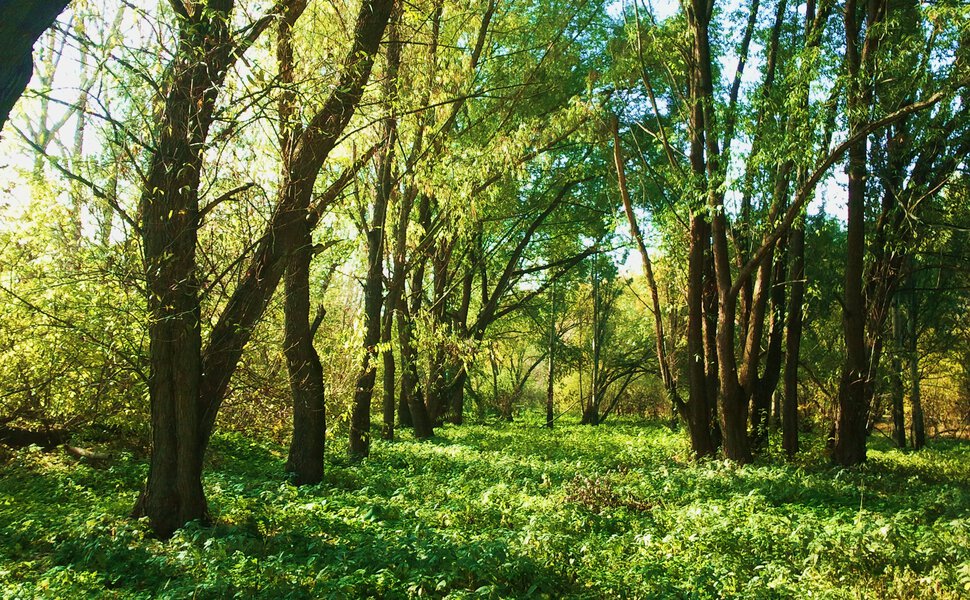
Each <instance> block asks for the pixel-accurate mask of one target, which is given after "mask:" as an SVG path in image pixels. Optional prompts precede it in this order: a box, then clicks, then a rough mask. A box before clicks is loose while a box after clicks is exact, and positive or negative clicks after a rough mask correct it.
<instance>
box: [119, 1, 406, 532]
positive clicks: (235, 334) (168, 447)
mask: <svg viewBox="0 0 970 600" xmlns="http://www.w3.org/2000/svg"><path fill="white" fill-rule="evenodd" d="M391 3H392V1H391V0H367V1H365V4H364V6H363V7H362V8H361V12H360V14H359V15H358V20H357V27H356V29H355V39H354V43H353V47H352V48H351V51H350V53H349V55H348V58H347V60H346V61H345V66H346V67H347V68H346V71H345V72H344V74H343V76H342V77H341V82H340V84H339V85H338V88H337V90H336V91H335V92H334V93H333V94H332V95H331V97H330V98H329V99H328V101H327V102H326V103H325V105H324V108H323V109H322V110H321V112H320V113H318V114H317V115H316V116H315V117H314V118H313V119H312V120H311V122H310V125H309V126H308V128H307V130H306V131H305V132H304V134H303V135H301V137H300V140H299V141H298V142H297V144H296V145H295V148H294V152H293V161H292V163H293V165H292V169H291V170H290V172H289V173H288V175H287V177H286V179H285V181H284V183H283V186H282V190H281V193H280V198H281V201H280V205H279V206H278V207H277V211H276V213H275V214H274V217H273V220H272V222H271V223H270V224H269V226H268V228H267V229H268V234H267V235H266V236H265V237H264V238H263V239H262V241H261V242H260V244H259V246H258V248H257V250H256V254H255V256H254V258H253V261H252V264H251V265H250V268H249V270H248V271H247V274H246V276H245V277H244V279H243V281H242V282H241V283H240V285H239V286H238V288H237V290H236V292H235V293H234V294H233V297H232V298H231V299H230V300H229V303H228V305H227V307H226V309H225V310H224V311H223V313H222V315H221V316H220V319H219V322H218V323H217V324H216V326H215V327H214V329H213V332H212V334H211V337H210V341H209V345H208V347H207V348H206V350H205V353H204V354H203V353H202V351H201V335H200V332H199V328H200V309H199V298H198V291H197V284H196V279H195V246H196V238H197V229H198V227H199V221H200V219H199V202H198V188H199V179H200V173H201V171H202V170H201V167H202V153H203V151H204V149H205V146H206V139H207V137H208V131H209V127H210V126H211V123H212V118H213V110H214V106H215V102H216V99H217V96H218V93H219V90H220V89H221V87H222V84H223V81H224V79H225V75H226V73H227V72H228V69H229V67H230V66H231V65H232V63H233V61H235V60H236V59H237V58H238V57H239V56H240V55H241V53H242V51H244V50H245V48H246V47H248V45H249V44H251V43H252V42H253V41H254V40H255V38H256V36H258V35H259V33H260V32H262V31H263V30H264V29H265V27H267V26H268V25H269V24H270V22H272V19H269V18H266V19H263V20H261V21H259V22H257V24H255V25H254V26H253V28H252V29H251V30H250V33H249V36H248V37H247V38H246V39H244V40H241V41H240V42H239V43H238V45H237V44H236V43H234V41H233V39H232V38H233V36H232V32H231V31H230V28H229V23H230V21H231V19H230V18H229V16H230V12H231V11H232V2H218V3H215V2H213V3H212V4H211V5H207V6H199V7H197V9H196V16H192V17H185V16H183V17H180V33H179V49H178V50H177V52H176V59H175V61H174V62H173V63H172V64H171V65H170V67H169V69H168V71H167V73H168V84H169V85H167V86H166V89H167V90H168V95H167V97H166V100H165V108H164V112H163V115H162V117H161V119H160V120H159V126H158V133H157V141H156V142H155V152H154V153H153V155H152V158H151V164H150V166H149V169H148V176H147V181H146V186H145V190H144V193H143V195H142V199H141V205H140V211H141V215H142V225H141V234H142V238H143V241H144V255H145V267H146V269H145V271H146V278H147V282H148V289H149V292H150V298H149V308H150V310H151V314H152V325H151V329H150V332H149V333H150V346H151V348H150V351H149V352H150V362H151V366H152V376H151V380H150V383H149V395H150V399H151V409H152V439H153V445H152V459H151V464H150V467H149V474H148V482H147V484H146V487H145V491H144V493H143V494H142V496H141V498H140V499H139V501H138V503H137V504H136V507H135V514H144V515H147V516H148V519H149V522H150V524H151V526H152V529H153V530H154V531H155V533H156V534H157V535H158V536H160V537H168V536H170V535H171V534H172V533H173V532H174V530H175V529H177V528H178V527H180V526H181V525H183V524H184V523H186V522H188V521H191V520H196V519H199V520H205V519H206V518H207V516H208V515H207V509H206V502H205V496H204V494H203V492H202V483H201V473H202V456H203V453H204V451H205V447H206V444H207V443H208V440H209V437H210V435H211V433H212V430H213V427H214V425H215V419H216V414H217V412H218V409H219V406H220V405H221V403H222V400H223V398H224V397H225V394H226V390H227V389H228V386H229V380H230V378H231V376H232V373H233V371H234V370H235V367H236V365H237V364H238V360H239V357H240V355H241V354H242V350H243V348H244V346H245V344H246V342H247V341H248V339H249V336H250V335H251V332H252V328H253V326H255V324H256V322H257V321H258V320H259V318H260V317H261V315H262V313H263V311H264V310H265V308H266V305H267V303H268V302H269V298H270V296H271V295H272V293H273V291H274V290H275V288H276V286H277V284H278V283H279V280H280V278H281V277H282V274H283V270H284V265H285V264H286V260H287V255H288V253H289V251H290V250H291V249H293V248H295V247H296V244H295V241H294V239H295V238H296V237H297V234H298V233H299V231H300V229H299V228H298V227H297V226H296V225H298V224H300V223H302V224H304V225H306V223H307V220H308V218H307V207H308V206H309V201H310V195H311V192H312V188H313V183H314V181H315V179H316V175H317V172H318V171H319V169H320V166H322V164H323V162H324V161H325V160H326V157H327V156H328V155H329V152H330V150H331V149H332V148H333V146H334V145H335V144H336V141H337V139H338V137H339V135H340V133H341V132H342V131H343V129H344V127H346V124H347V122H349V120H350V117H351V115H352V114H353V112H354V110H355V108H356V105H357V102H358V101H359V100H360V96H361V94H362V92H363V86H364V83H365V82H366V81H367V79H368V78H369V76H370V68H371V65H372V63H373V54H374V52H375V51H376V49H377V45H378V43H379V42H380V39H381V36H382V35H383V31H384V27H385V26H386V24H387V18H388V16H389V13H390V7H391ZM277 234H278V235H277Z"/></svg>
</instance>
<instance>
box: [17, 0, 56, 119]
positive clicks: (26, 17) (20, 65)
mask: <svg viewBox="0 0 970 600" xmlns="http://www.w3.org/2000/svg"><path fill="white" fill-rule="evenodd" d="M67 4H68V0H15V1H12V2H11V1H8V2H4V3H3V5H2V7H0V39H3V40H4V43H3V45H2V48H0V130H2V129H3V126H4V125H5V124H6V123H7V119H8V117H9V116H10V110H11V109H12V108H13V106H14V104H16V102H17V100H19V99H20V96H21V95H23V93H24V90H25V89H27V84H28V83H30V76H31V73H32V72H33V68H34V63H33V60H32V52H33V49H34V43H35V42H36V41H37V40H38V39H39V38H40V36H41V35H43V34H44V32H45V31H47V29H48V28H49V27H50V26H51V25H53V24H54V21H56V20H57V16H58V15H59V14H61V11H63V10H64V7H65V6H67Z"/></svg>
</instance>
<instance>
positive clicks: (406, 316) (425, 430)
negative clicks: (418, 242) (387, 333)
mask: <svg viewBox="0 0 970 600" xmlns="http://www.w3.org/2000/svg"><path fill="white" fill-rule="evenodd" d="M418 221H419V222H420V223H421V225H422V226H423V227H424V230H425V231H428V230H429V229H430V223H431V199H430V198H428V196H426V195H422V196H421V201H420V202H419V204H418ZM415 260H416V261H417V262H416V263H414V272H413V273H412V274H411V290H410V293H411V297H410V302H408V299H407V298H402V302H401V310H400V311H398V332H397V337H398V343H399V344H400V346H401V371H402V372H401V400H402V402H406V404H407V411H408V413H407V414H408V415H409V416H410V417H411V425H412V427H414V437H416V438H417V439H419V440H423V439H427V438H430V437H432V436H433V435H434V423H433V422H432V420H431V415H430V414H429V413H428V407H427V404H425V401H424V394H423V393H422V391H421V384H420V378H419V374H418V349H417V346H416V344H415V341H414V315H416V314H417V313H418V311H419V310H421V305H422V303H423V298H424V273H425V268H426V265H427V257H425V256H419V257H417V258H416V259H415ZM401 417H402V419H403V417H404V413H403V411H402V414H401ZM402 424H403V423H402Z"/></svg>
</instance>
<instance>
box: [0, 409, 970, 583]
mask: <svg viewBox="0 0 970 600" xmlns="http://www.w3.org/2000/svg"><path fill="white" fill-rule="evenodd" d="M407 435H408V434H405V436H407ZM882 444H884V441H881V440H873V446H874V447H873V448H872V449H871V451H870V460H869V462H868V463H867V464H866V465H865V466H864V467H862V468H860V469H858V470H851V471H845V470H838V469H835V468H833V467H830V466H828V464H827V463H826V461H825V460H824V459H823V458H822V457H821V454H820V453H812V452H809V453H806V454H805V455H804V456H802V457H800V460H799V462H798V463H796V464H785V463H784V462H783V461H781V460H780V459H777V458H773V457H771V456H768V457H766V458H765V459H763V462H762V463H759V464H755V465H751V466H747V467H740V468H739V467H736V466H733V465H731V464H729V463H724V462H717V461H713V462H705V463H701V464H692V463H691V462H690V461H688V460H687V447H686V444H685V441H684V435H683V432H671V431H669V430H667V429H666V428H663V427H661V426H658V425H652V424H645V423H632V422H623V423H619V424H610V425H605V426H603V427H600V428H589V427H580V426H572V425H568V426H562V427H559V428H557V429H556V430H554V431H552V432H549V431H546V430H544V429H542V428H541V427H539V423H538V421H535V422H531V421H526V422H520V423H515V424H491V425H488V426H484V425H471V426H463V427H450V426H449V427H445V428H443V429H442V430H441V435H440V436H439V437H437V438H435V439H434V440H432V441H430V442H426V443H416V442H413V441H406V440H405V441H397V442H393V443H386V442H383V441H375V442H374V443H373V448H372V455H371V457H370V458H369V459H367V460H365V461H363V462H362V463H361V464H357V465H351V464H349V463H348V462H347V461H346V459H345V458H344V456H343V449H344V442H343V440H342V439H341V440H337V441H335V442H334V443H332V444H331V452H330V456H329V459H330V464H328V468H327V475H326V480H325V481H324V483H322V484H320V485H318V486H312V487H305V488H299V489H297V488H294V487H292V486H290V485H288V484H286V483H284V482H283V473H282V462H283V458H284V452H285V448H283V447H281V446H278V445H275V444H272V443H263V442H254V441H252V440H249V439H247V438H245V437H243V436H240V435H238V434H221V435H217V436H216V438H215V439H214V440H213V444H212V451H211V453H210V454H211V456H210V459H209V463H210V464H209V467H208V469H207V476H206V482H205V483H206V490H207V493H208V495H209V501H210V507H211V509H212V511H213V513H214V515H215V517H216V525H215V526H214V527H210V528H202V527H197V526H189V527H187V528H185V529H184V530H182V531H180V532H179V533H178V534H177V535H176V537H175V538H173V539H172V540H170V541H168V542H165V543H162V542H159V541H156V540H153V539H151V538H150V536H149V535H148V529H147V526H146V524H145V523H144V522H143V521H133V520H130V519H128V518H127V513H128V511H129V509H130V507H131V506H132V504H133V502H134V499H135V494H136V491H137V490H138V488H139V487H140V485H141V483H142V480H143V478H144V476H145V472H146V465H145V461H144V459H143V458H135V457H133V456H132V455H131V454H128V453H121V454H118V455H116V456H115V457H114V458H113V459H112V460H111V461H110V462H109V463H108V464H107V465H101V466H98V465H94V464H87V463H85V462H84V461H81V462H78V461H77V460H75V459H73V458H71V457H68V456H67V455H65V454H63V453H60V452H53V453H45V452H43V451H40V450H38V449H36V448H34V449H24V450H20V451H16V452H15V453H13V454H10V455H8V456H7V458H6V461H5V463H4V464H3V465H2V466H0V593H2V595H3V597H11V598H19V597H23V598H34V597H51V598H66V597H70V598H78V597H94V596H96V597H119V598H135V597H145V598H148V597H152V598H155V597H161V598H187V597H198V598H226V597H243V598H250V597H263V598H326V597H335V598H366V597H377V598H403V597H417V596H430V597H450V598H472V597H484V598H499V597H509V598H524V597H549V598H559V597H576V598H614V597H615V598H809V597H812V598H944V599H945V598H954V599H955V598H967V597H970V445H968V444H966V443H962V444H961V443H957V442H952V443H942V442H941V443H939V444H937V445H935V446H934V447H932V448H930V449H927V450H926V451H924V452H920V453H903V452H900V451H897V450H894V449H890V448H889V447H888V446H884V445H882Z"/></svg>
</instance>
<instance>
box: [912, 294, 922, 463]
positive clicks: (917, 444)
mask: <svg viewBox="0 0 970 600" xmlns="http://www.w3.org/2000/svg"><path fill="white" fill-rule="evenodd" d="M909 379H910V385H911V386H912V387H911V388H910V392H909V402H910V412H911V414H910V420H911V421H912V431H911V432H910V433H911V436H912V438H913V449H914V450H920V449H922V448H923V446H925V445H926V425H925V422H924V420H923V401H922V398H921V397H920V372H919V327H918V317H917V314H916V291H915V290H913V291H912V296H911V299H910V310H909Z"/></svg>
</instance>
